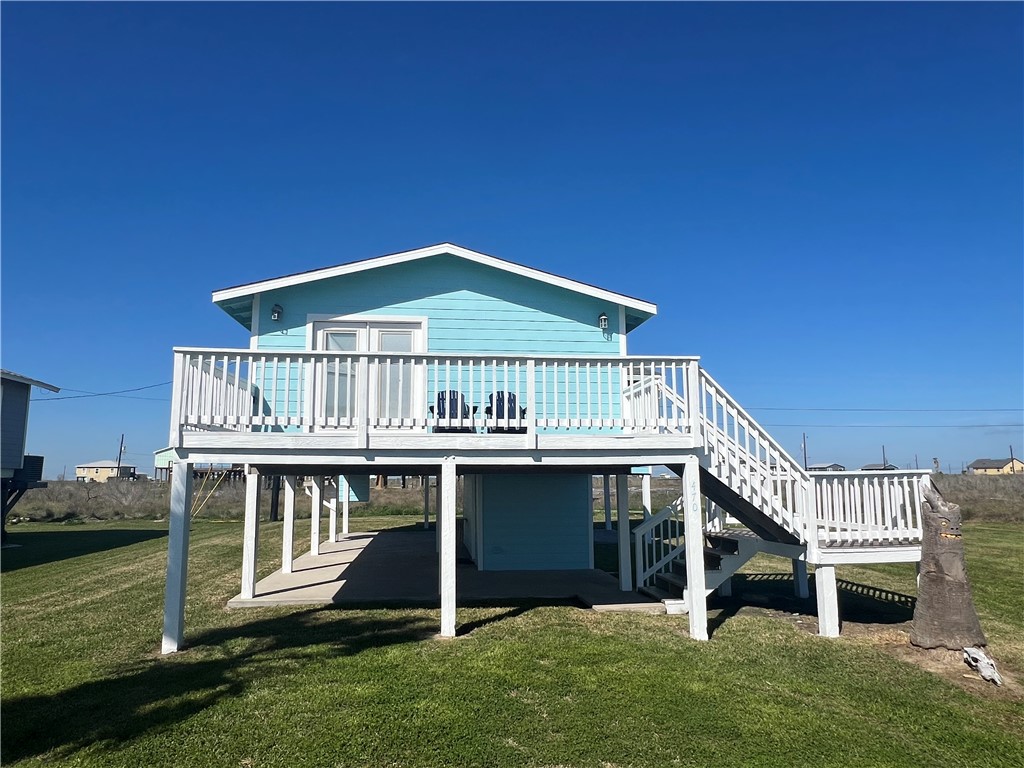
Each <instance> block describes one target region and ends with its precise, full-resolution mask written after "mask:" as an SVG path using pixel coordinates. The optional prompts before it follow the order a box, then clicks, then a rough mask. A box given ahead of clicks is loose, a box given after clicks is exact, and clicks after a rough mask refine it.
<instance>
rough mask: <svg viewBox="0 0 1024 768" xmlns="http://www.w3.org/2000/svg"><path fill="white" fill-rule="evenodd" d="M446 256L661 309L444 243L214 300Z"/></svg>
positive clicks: (229, 291)
mask: <svg viewBox="0 0 1024 768" xmlns="http://www.w3.org/2000/svg"><path fill="white" fill-rule="evenodd" d="M444 253H447V254H451V255H452V256H458V257H460V258H463V259H466V260H467V261H473V262H476V263H477V264H483V265H485V266H488V267H494V268H495V269H501V270H504V271H505V272H511V273H513V274H516V275H521V276H523V277H528V278H531V279H533V280H538V281H540V282H542V283H548V284H549V285H555V286H558V287H559V288H565V289H567V290H570V291H574V292H576V293H582V294H584V295H587V296H592V297H594V298H596V299H603V300H604V301H610V302H613V303H615V304H619V305H621V306H624V307H629V308H630V309H634V310H637V311H640V312H646V313H648V314H650V315H656V314H658V306H657V305H656V304H652V303H650V302H648V301H643V300H641V299H635V298H633V297H632V296H624V295H622V294H620V293H614V292H613V291H606V290H605V289H603V288H598V287H596V286H593V285H587V284H586V283H581V282H578V281H576V280H571V279H569V278H568V277H560V276H558V275H553V274H551V273H549V272H543V271H541V270H539V269H533V268H532V267H525V266H523V265H522V264H514V263H513V262H510V261H505V260H504V259H499V258H497V257H495V256H488V255H487V254H485V253H479V252H477V251H471V250H470V249H468V248H463V247H462V246H459V245H453V244H452V243H441V244H440V245H431V246H427V247H426V248H417V249H416V250H413V251H403V252H401V253H392V254H389V255H387V256H378V257H377V258H374V259H365V260H363V261H356V262H352V263H349V264H339V265H338V266H336V267H326V268H324V269H315V270H312V271H310V272H301V273H299V274H296V275H285V276H284V277H276V278H273V279H271V280H262V281H260V282H258V283H248V284H246V285H236V286H233V287H231V288H222V289H221V290H219V291H214V292H213V301H214V302H215V303H216V302H220V301H227V300H229V299H237V298H240V297H242V296H251V295H253V294H257V293H262V292H264V291H273V290H276V289H278V288H287V287H289V286H293V285H301V284H303V283H311V282H314V281H316V280H326V279H328V278H332V277H341V276H342V275H351V274H354V273H356V272H365V271H366V270H369V269H377V268H378V267H387V266H391V265H394V264H404V263H406V262H409V261H415V260H416V259H424V258H427V257H429V256H439V255H441V254H444Z"/></svg>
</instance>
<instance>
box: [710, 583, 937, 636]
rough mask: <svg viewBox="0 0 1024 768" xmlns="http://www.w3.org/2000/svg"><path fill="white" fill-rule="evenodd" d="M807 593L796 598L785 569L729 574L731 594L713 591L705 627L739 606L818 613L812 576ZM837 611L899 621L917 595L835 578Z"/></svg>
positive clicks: (854, 617)
mask: <svg viewBox="0 0 1024 768" xmlns="http://www.w3.org/2000/svg"><path fill="white" fill-rule="evenodd" d="M810 586H811V591H810V597H808V598H799V597H797V596H796V595H795V594H794V593H793V577H792V576H791V575H790V574H786V573H738V574H736V575H734V576H733V577H732V590H733V593H732V597H720V596H718V595H714V596H713V597H712V598H711V602H710V605H709V607H710V608H712V609H713V610H715V611H716V613H715V615H713V616H710V617H709V619H708V630H709V632H711V633H713V632H714V631H715V629H717V628H718V627H720V626H722V624H724V623H725V622H726V621H728V620H729V619H730V618H732V617H733V616H735V615H736V614H737V613H738V612H739V611H740V609H741V608H744V607H757V608H769V609H773V610H777V611H784V612H786V613H791V614H799V615H801V616H814V617H817V615H818V605H817V599H816V593H815V583H814V577H813V576H811V578H810ZM837 586H838V587H839V611H840V614H841V615H842V618H843V621H850V622H857V623H863V624H902V623H904V622H908V621H910V620H911V619H912V618H913V617H914V606H915V605H916V603H917V599H916V598H915V597H913V596H912V595H904V594H901V593H899V592H892V591H890V590H887V589H881V588H879V587H873V586H871V585H869V584H858V583H856V582H852V581H844V580H842V579H840V580H838V581H837Z"/></svg>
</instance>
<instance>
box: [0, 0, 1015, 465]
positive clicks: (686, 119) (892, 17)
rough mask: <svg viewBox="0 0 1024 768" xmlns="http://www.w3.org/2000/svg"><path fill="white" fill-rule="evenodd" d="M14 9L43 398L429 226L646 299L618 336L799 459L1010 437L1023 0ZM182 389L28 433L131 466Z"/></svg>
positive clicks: (227, 328) (28, 318) (59, 405)
mask: <svg viewBox="0 0 1024 768" xmlns="http://www.w3.org/2000/svg"><path fill="white" fill-rule="evenodd" d="M0 14H2V119H3V123H2V128H3V132H2V195H3V196H2V215H3V230H2V248H3V261H2V299H3V305H2V323H3V333H2V342H3V347H2V363H3V367H5V368H8V369H12V370H15V371H17V372H20V373H24V374H26V375H29V376H32V377H35V378H39V379H42V380H44V381H48V382H52V383H54V384H56V385H58V386H61V387H63V388H65V391H64V392H62V393H61V394H62V395H65V396H66V395H73V394H81V392H79V391H77V390H83V391H89V392H108V391H111V390H122V389H129V388H134V387H143V386H147V385H151V384H159V383H161V382H166V381H168V380H169V379H170V378H171V361H172V356H171V348H172V347H173V346H174V345H199V346H235V347H237V346H245V345H246V343H247V337H246V333H245V331H244V330H243V329H242V328H241V327H240V326H238V325H237V324H235V323H234V321H232V320H230V319H229V318H228V317H227V315H225V314H224V313H223V312H221V311H220V310H219V309H217V308H216V307H215V306H213V304H212V303H211V302H210V292H211V291H212V290H213V289H215V288H220V287H224V286H228V285H234V284H237V283H241V282H246V281H251V280H258V279H263V278H268V277H273V276H277V275H281V274H285V273H290V272H295V271H298V270H304V269H311V268H316V267H321V266H327V265H331V264H337V263H341V262H345V261H349V260H354V259H360V258H366V257H371V256H376V255H380V254H384V253H389V252H394V251H400V250H405V249H409V248H415V247H418V246H422V245H426V244H431V243H435V242H440V241H446V240H447V241H453V242H456V243H459V244H461V245H465V246H467V247H469V248H473V249H476V250H480V251H484V252H486V253H491V254H494V255H496V256H500V257H502V258H506V259H509V260H512V261H517V262H521V263H525V264H528V265H530V266H534V267H538V268H541V269H545V270H549V271H552V272H556V273H559V274H564V275H566V276H569V277H572V278H576V279H580V280H584V281H587V282H592V283H596V284H598V285H601V286H603V287H606V288H609V289H612V290H615V291H619V292H622V293H626V294H630V295H634V296H639V297H641V298H644V299H646V300H649V301H652V302H655V303H656V304H658V307H659V314H658V316H657V317H656V318H654V319H653V320H651V321H649V322H648V323H647V324H645V325H644V326H642V327H641V328H640V329H638V330H637V331H636V332H635V333H634V334H632V335H631V339H630V351H631V352H634V353H652V354H654V353H660V354H698V355H701V356H703V359H704V363H705V365H706V366H707V368H708V369H709V371H710V372H711V374H712V375H713V376H715V377H716V378H717V379H718V380H719V381H720V382H721V383H722V384H723V385H724V386H725V387H726V388H727V389H728V390H729V391H730V392H731V393H732V394H733V395H735V396H736V397H737V398H738V399H739V400H740V402H741V403H743V404H744V405H745V406H748V407H749V409H750V410H752V412H753V414H754V415H755V416H756V417H757V418H759V419H760V420H761V421H762V423H764V424H766V425H796V426H777V427H773V428H772V429H771V431H772V432H773V433H774V434H775V435H776V436H777V437H778V438H779V439H780V440H781V441H782V443H783V445H785V446H786V447H787V448H788V449H789V450H790V451H791V452H792V453H793V454H794V455H799V452H800V435H801V433H802V432H807V433H808V452H809V455H810V459H811V461H832V460H836V461H840V462H842V463H844V464H847V465H849V466H854V467H855V466H860V465H861V464H863V463H867V462H872V461H880V460H881V446H882V445H883V444H884V445H885V446H886V451H887V454H888V457H889V459H890V460H891V461H894V462H895V463H897V464H900V465H903V466H906V465H907V464H912V463H913V462H914V457H915V456H918V457H919V459H920V461H921V464H922V465H928V464H930V459H931V457H933V456H936V457H939V458H940V459H941V461H942V464H943V468H944V469H945V467H946V466H947V465H948V464H952V466H953V467H954V469H955V470H957V471H959V468H960V465H961V462H970V461H971V460H973V459H975V458H978V457H1003V456H1006V455H1007V454H1008V451H1009V445H1010V444H1011V443H1013V445H1014V449H1015V451H1016V452H1018V453H1020V454H1024V430H1022V428H1021V427H1020V424H1021V422H1022V413H1021V410H1020V409H1021V407H1022V404H1024V403H1022V401H1024V392H1022V388H1024V384H1022V381H1024V310H1022V306H1024V256H1022V232H1024V191H1022V190H1024V169H1022V154H1024V153H1022V141H1024V139H1022V137H1024V119H1022V115H1024V104H1022V94H1024V78H1022V66H1024V50H1022V38H1024V34H1022V32H1024V23H1022V18H1024V6H1022V5H1021V4H1010V3H1000V4H962V5H961V4H948V3H943V4H935V5H932V4H925V3H911V4H899V5H892V4H874V3H872V4H852V3H838V4H824V5H817V4H815V5H808V4H794V5H771V4H757V5H741V4H717V5H703V4H692V3H685V4H644V5H638V4H629V5H618V4H600V5H587V4H577V3H572V4H559V5H551V4H535V3H530V4H519V5H490V4H488V5H470V4H452V5H426V4H415V5H404V4H353V5H340V4H323V3H316V4H308V5H297V4H287V5H277V4H264V3H260V4H252V5H249V4H241V3H221V4H203V3H181V4H124V3H110V4H52V3H42V4H22V3H4V4H3V6H2V9H0ZM73 390H74V391H73ZM169 392H170V387H169V386H162V387H155V388H152V389H148V390H144V391H139V392H136V393H134V395H133V397H135V398H142V397H144V398H151V399H130V398H118V397H96V398H82V399H76V400H61V401H55V402H40V401H39V400H37V401H36V402H34V403H33V405H32V412H31V423H30V436H29V449H30V450H31V451H34V452H37V453H42V454H44V455H45V456H46V457H47V467H46V471H47V475H48V476H50V477H53V476H55V475H56V474H57V473H59V472H60V471H61V470H62V468H63V466H64V465H67V466H68V467H69V472H70V471H72V470H71V468H72V467H73V466H74V465H75V464H77V463H81V462H86V461H93V460H97V459H102V458H114V457H115V455H116V452H117V446H118V440H119V437H120V434H121V433H122V432H124V433H125V434H126V443H127V446H128V454H127V457H128V459H129V460H130V461H132V462H133V463H137V464H138V465H139V466H140V468H141V469H148V468H150V467H151V466H152V458H151V454H152V451H154V450H156V449H158V448H161V447H163V446H164V445H165V444H166V441H167V421H168V413H169V403H168V397H169ZM43 396H44V393H38V395H37V397H39V398H42V397H43ZM769 408H792V409H797V408H800V409H840V408H844V409H854V408H862V409H889V410H877V411H863V412H861V411H841V410H767V409H769ZM996 408H1002V409H1016V410H1005V411H1000V412H995V411H982V410H969V409H996ZM906 409H935V410H934V411H933V412H924V411H920V410H906ZM999 424H1013V425H1016V426H1009V427H1007V426H978V425H999ZM804 425H806V426H804ZM851 425H886V426H851ZM935 425H946V426H943V427H937V426H935Z"/></svg>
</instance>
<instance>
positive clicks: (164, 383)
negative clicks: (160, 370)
mask: <svg viewBox="0 0 1024 768" xmlns="http://www.w3.org/2000/svg"><path fill="white" fill-rule="evenodd" d="M170 383H171V382H169V381H162V382H160V383H159V384H147V385H146V386H145V387H133V388H132V389H118V390H115V391H113V392H86V394H84V395H68V396H67V397H33V398H32V402H34V403H48V402H52V401H54V400H81V399H84V398H88V397H117V396H118V395H124V394H125V393H126V392H141V391H142V390H144V389H155V388H156V387H166V386H167V385H168V384H170ZM68 391H69V392H85V390H81V389H71V390H68ZM132 399H137V400H160V401H166V398H158V397H146V398H141V397H140V398H132Z"/></svg>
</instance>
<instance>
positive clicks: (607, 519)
mask: <svg viewBox="0 0 1024 768" xmlns="http://www.w3.org/2000/svg"><path fill="white" fill-rule="evenodd" d="M604 529H605V530H606V531H610V530H611V529H612V479H611V477H610V476H609V475H605V476H604Z"/></svg>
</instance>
